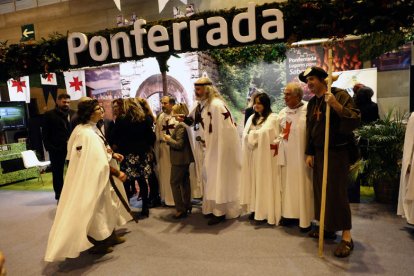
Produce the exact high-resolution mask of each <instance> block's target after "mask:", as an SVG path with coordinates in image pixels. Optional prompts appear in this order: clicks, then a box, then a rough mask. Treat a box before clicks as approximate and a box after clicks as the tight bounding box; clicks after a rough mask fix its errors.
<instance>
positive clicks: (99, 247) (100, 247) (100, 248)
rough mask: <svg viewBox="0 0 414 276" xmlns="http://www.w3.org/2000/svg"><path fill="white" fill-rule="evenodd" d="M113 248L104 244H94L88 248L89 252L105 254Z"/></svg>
mask: <svg viewBox="0 0 414 276" xmlns="http://www.w3.org/2000/svg"><path fill="white" fill-rule="evenodd" d="M112 251H114V250H113V248H112V247H110V246H107V245H105V244H100V245H95V246H94V247H91V248H89V249H88V252H89V254H96V255H105V254H108V253H111V252H112Z"/></svg>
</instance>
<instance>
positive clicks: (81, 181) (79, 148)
mask: <svg viewBox="0 0 414 276" xmlns="http://www.w3.org/2000/svg"><path fill="white" fill-rule="evenodd" d="M97 131H98V130H97V128H96V126H94V125H91V124H86V125H78V126H77V127H76V128H75V130H74V131H73V133H72V135H71V137H70V138H69V141H68V156H67V159H69V160H70V162H69V166H68V169H67V172H66V176H65V184H64V185H63V189H62V195H61V197H60V200H59V204H58V206H57V210H56V216H55V220H54V222H53V226H52V229H51V231H50V234H49V240H48V244H47V249H46V255H45V261H47V262H53V261H59V260H64V259H65V258H76V257H77V256H79V253H80V252H82V251H84V250H86V249H88V248H90V247H92V246H93V244H92V243H90V242H89V240H88V238H87V236H91V237H92V238H94V239H95V240H104V239H106V238H107V237H109V236H110V235H111V233H112V231H114V229H115V227H118V226H120V225H123V224H125V223H126V222H127V221H128V220H130V219H131V216H130V215H129V214H128V212H127V211H126V210H125V208H124V207H123V206H122V203H121V201H120V200H119V198H118V197H117V195H116V193H115V191H114V190H113V188H112V187H111V185H110V182H109V165H110V161H111V158H112V157H111V153H108V152H107V148H106V147H105V144H104V141H103V139H101V138H100V137H99V136H98V134H97ZM111 166H112V164H111ZM114 180H115V183H116V186H117V187H118V189H119V190H120V192H121V193H122V195H123V196H124V198H125V199H126V194H125V190H124V187H123V184H122V182H121V181H119V179H117V178H116V177H114Z"/></svg>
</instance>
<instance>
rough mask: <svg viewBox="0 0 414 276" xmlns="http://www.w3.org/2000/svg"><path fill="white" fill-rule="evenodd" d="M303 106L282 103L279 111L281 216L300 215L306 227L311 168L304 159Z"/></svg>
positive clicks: (310, 208)
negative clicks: (291, 107) (290, 105)
mask: <svg viewBox="0 0 414 276" xmlns="http://www.w3.org/2000/svg"><path fill="white" fill-rule="evenodd" d="M306 106H307V103H304V105H302V106H301V107H298V108H297V109H290V108H289V107H285V108H284V109H282V110H281V111H280V112H279V124H278V126H279V133H280V134H279V137H278V142H279V154H278V165H279V166H280V168H281V175H280V176H281V186H280V187H281V193H282V216H283V217H284V218H294V219H299V226H300V227H302V228H307V227H309V226H310V225H311V222H312V219H313V217H314V205H313V204H314V203H313V185H312V171H311V169H309V168H307V166H306V163H305V159H306V155H305V148H306ZM289 125H290V126H289ZM288 129H290V131H287V130H288ZM283 130H286V131H285V132H284V131H283ZM287 132H289V134H287ZM284 136H285V137H284Z"/></svg>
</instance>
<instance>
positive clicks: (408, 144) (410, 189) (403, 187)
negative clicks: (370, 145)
mask: <svg viewBox="0 0 414 276" xmlns="http://www.w3.org/2000/svg"><path fill="white" fill-rule="evenodd" d="M409 167H410V169H409V170H408V168H409ZM397 214H398V215H400V216H403V217H405V218H406V219H407V222H408V223H410V224H414V112H413V113H411V116H410V119H409V120H408V124H407V129H406V131H405V139H404V153H403V159H402V167H401V177H400V192H399V196H398V209H397Z"/></svg>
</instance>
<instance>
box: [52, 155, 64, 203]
mask: <svg viewBox="0 0 414 276" xmlns="http://www.w3.org/2000/svg"><path fill="white" fill-rule="evenodd" d="M66 154H67V152H66V150H65V151H52V150H51V151H49V159H50V165H51V167H52V176H53V190H54V191H55V199H57V200H59V198H60V194H61V192H62V188H63V170H64V167H65V161H66Z"/></svg>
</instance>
